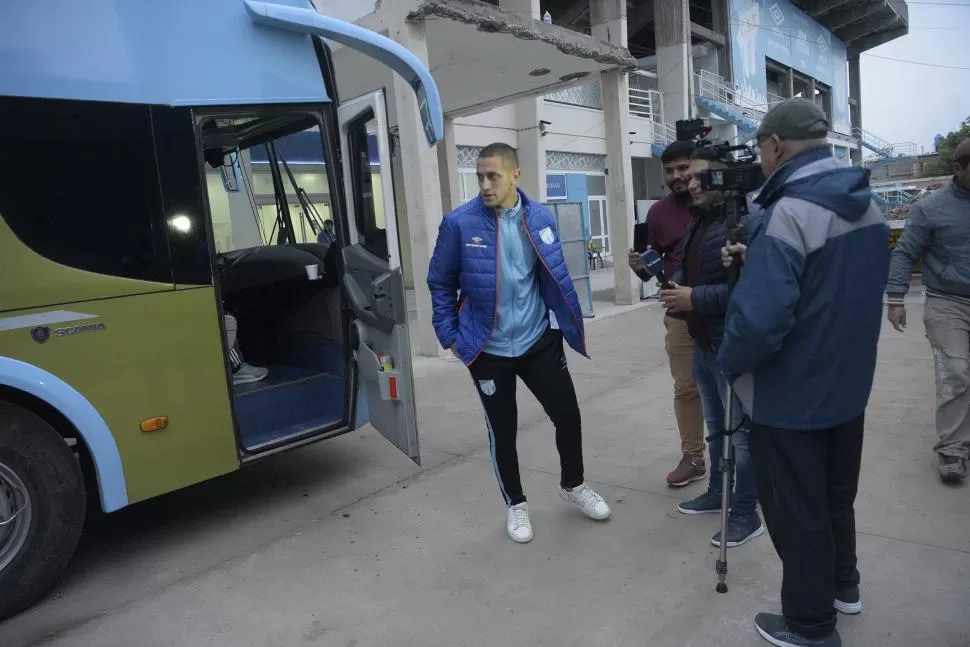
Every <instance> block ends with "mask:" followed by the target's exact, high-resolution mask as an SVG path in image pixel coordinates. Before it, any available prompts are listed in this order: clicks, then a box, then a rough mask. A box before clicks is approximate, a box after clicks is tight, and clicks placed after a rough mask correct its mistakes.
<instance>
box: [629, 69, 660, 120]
mask: <svg viewBox="0 0 970 647" xmlns="http://www.w3.org/2000/svg"><path fill="white" fill-rule="evenodd" d="M651 85H656V78H655V77H653V75H650V74H646V73H644V72H630V114H631V115H634V116H637V117H643V118H644V119H651V120H653V121H660V122H662V121H663V95H662V94H660V90H657V89H656V88H653V87H650V86H651Z"/></svg>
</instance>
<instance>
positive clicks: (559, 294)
mask: <svg viewBox="0 0 970 647" xmlns="http://www.w3.org/2000/svg"><path fill="white" fill-rule="evenodd" d="M519 195H520V197H521V200H522V222H523V224H524V226H525V229H526V232H528V235H529V239H530V240H531V241H532V244H533V246H534V247H535V248H536V254H537V256H538V257H539V262H540V263H541V264H542V265H543V267H542V268H541V269H540V270H539V271H538V272H537V276H538V277H539V279H538V280H539V293H540V294H541V295H542V300H543V301H544V303H545V305H546V307H547V308H549V310H551V311H552V314H553V315H554V316H555V322H556V323H557V324H558V326H559V328H560V329H561V331H562V334H563V338H564V339H565V341H566V343H568V344H569V345H570V346H571V347H572V349H573V350H575V351H576V352H577V353H579V354H581V355H584V356H587V357H588V355H587V353H586V340H585V333H584V329H583V317H582V310H581V309H580V306H579V299H578V297H577V296H576V289H575V288H574V287H573V282H572V279H570V278H569V270H568V269H567V268H566V261H565V259H564V258H563V254H562V245H561V244H560V241H559V228H558V227H557V225H556V218H555V216H553V215H552V213H551V212H550V211H549V210H548V209H546V208H545V207H544V206H542V205H541V204H540V203H538V202H532V201H531V200H529V198H527V197H526V195H525V194H524V193H522V192H521V191H519ZM498 238H499V236H498V214H497V213H496V211H495V210H494V209H490V208H488V207H487V206H485V203H484V201H483V200H482V198H481V196H479V197H477V198H475V199H474V200H470V201H469V202H467V203H465V204H464V205H462V206H460V207H459V208H458V209H456V210H455V211H452V212H451V213H449V214H448V215H446V216H445V217H444V219H443V220H442V221H441V225H440V226H439V228H438V241H437V243H436V244H435V249H434V253H433V254H432V256H431V264H430V267H429V268H428V288H429V289H430V290H431V303H432V306H433V311H434V313H433V316H432V324H433V325H434V330H435V334H436V335H437V336H438V341H439V342H441V346H442V347H443V348H450V347H451V346H452V345H455V346H456V349H457V351H458V355H459V357H461V359H462V361H463V362H465V364H466V365H470V364H471V363H472V362H474V361H475V359H476V358H477V357H478V355H479V353H481V352H482V349H483V348H484V347H485V343H486V342H487V341H488V339H489V337H490V336H491V334H492V329H493V327H494V326H495V317H496V304H497V300H498V270H499V263H498V258H497V253H496V251H497V247H498V245H501V244H502V241H501V240H499V239H498Z"/></svg>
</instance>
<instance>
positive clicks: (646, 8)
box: [626, 0, 663, 34]
mask: <svg viewBox="0 0 970 647" xmlns="http://www.w3.org/2000/svg"><path fill="white" fill-rule="evenodd" d="M662 1H663V0H661V2H662ZM652 20H653V0H646V1H640V2H636V3H634V6H633V10H632V11H630V12H629V13H628V14H627V17H626V23H627V24H626V29H627V33H628V34H636V33H637V32H639V31H640V30H641V29H643V28H644V27H646V26H647V25H648V24H650V22H651V21H652Z"/></svg>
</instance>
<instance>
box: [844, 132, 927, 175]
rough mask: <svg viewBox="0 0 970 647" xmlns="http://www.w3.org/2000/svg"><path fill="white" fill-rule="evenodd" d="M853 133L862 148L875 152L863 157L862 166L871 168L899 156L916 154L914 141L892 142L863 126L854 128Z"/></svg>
mask: <svg viewBox="0 0 970 647" xmlns="http://www.w3.org/2000/svg"><path fill="white" fill-rule="evenodd" d="M852 134H853V136H854V137H855V139H856V141H857V142H859V147H860V148H861V149H865V150H867V151H870V152H871V153H873V154H872V155H868V156H866V157H863V159H862V166H864V167H865V168H867V169H870V170H872V169H875V168H878V167H880V166H884V165H886V164H890V163H892V162H893V161H894V160H897V159H899V158H903V157H912V156H915V155H916V144H913V143H908V142H907V143H899V144H890V143H889V142H888V141H886V140H885V139H882V138H881V137H879V136H878V135H874V134H872V133H870V132H869V131H867V130H863V129H862V128H854V129H853V130H852Z"/></svg>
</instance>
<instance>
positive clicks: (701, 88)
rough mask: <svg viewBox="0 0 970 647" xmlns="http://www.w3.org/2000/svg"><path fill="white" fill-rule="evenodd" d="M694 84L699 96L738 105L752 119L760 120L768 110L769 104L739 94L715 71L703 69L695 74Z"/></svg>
mask: <svg viewBox="0 0 970 647" xmlns="http://www.w3.org/2000/svg"><path fill="white" fill-rule="evenodd" d="M694 85H695V91H696V92H697V96H699V97H705V98H707V99H712V100H714V101H718V102H720V103H724V104H727V105H733V106H736V107H737V108H739V109H740V110H741V113H742V114H744V116H746V117H750V118H751V119H755V120H757V121H760V120H761V119H762V118H763V117H764V116H765V113H766V112H767V108H768V106H766V105H765V104H759V103H755V102H754V101H751V100H750V99H748V98H747V97H745V96H743V95H741V94H739V93H738V92H737V91H736V90H735V89H734V88H733V87H731V86H730V85H728V82H727V81H725V80H724V78H723V77H722V76H720V75H718V74H715V73H714V72H709V71H707V70H701V71H700V72H699V73H697V74H695V75H694Z"/></svg>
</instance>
